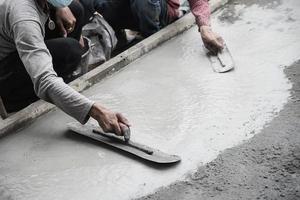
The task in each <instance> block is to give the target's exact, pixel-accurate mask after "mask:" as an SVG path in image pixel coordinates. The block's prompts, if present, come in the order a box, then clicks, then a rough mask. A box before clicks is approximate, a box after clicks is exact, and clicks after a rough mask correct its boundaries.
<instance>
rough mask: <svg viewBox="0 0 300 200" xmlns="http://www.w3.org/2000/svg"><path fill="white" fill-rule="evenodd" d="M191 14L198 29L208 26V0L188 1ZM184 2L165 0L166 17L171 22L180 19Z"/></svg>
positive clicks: (182, 0) (181, 0) (180, 0)
mask: <svg viewBox="0 0 300 200" xmlns="http://www.w3.org/2000/svg"><path fill="white" fill-rule="evenodd" d="M188 2H189V4H190V8H191V11H192V13H193V14H194V16H195V18H196V23H197V25H198V26H199V27H200V26H202V25H210V19H209V18H210V9H209V4H208V0H188ZM183 3H184V0H167V4H168V16H169V17H170V19H171V20H172V21H173V20H175V19H177V18H179V17H181V13H182V12H181V6H183Z"/></svg>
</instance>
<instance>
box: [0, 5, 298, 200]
mask: <svg viewBox="0 0 300 200" xmlns="http://www.w3.org/2000/svg"><path fill="white" fill-rule="evenodd" d="M299 8H300V5H299V3H298V2H297V1H296V0H295V1H285V2H284V3H282V5H280V6H278V7H276V8H275V9H274V10H271V9H269V10H268V9H263V8H261V7H259V6H257V5H252V6H250V7H248V8H247V9H245V10H244V11H243V14H242V15H241V20H238V21H236V22H235V23H233V24H232V25H228V24H226V23H224V22H220V21H218V20H217V19H218V16H220V15H221V14H222V12H219V13H218V14H217V15H216V16H214V17H213V24H214V27H215V28H216V30H218V32H220V33H221V34H222V35H223V36H224V38H225V39H226V41H227V44H228V46H229V48H230V49H231V52H232V55H233V56H234V58H235V60H236V65H237V68H236V70H235V71H233V72H230V73H227V74H217V73H214V72H213V71H212V69H211V67H210V64H209V61H208V59H207V58H206V57H205V53H204V51H203V49H202V47H201V38H200V36H199V33H198V32H197V29H196V28H193V29H191V30H190V31H188V32H186V33H184V34H183V35H181V36H179V37H177V38H176V39H174V40H171V41H170V42H168V43H167V44H165V45H163V46H161V47H159V48H157V49H156V50H154V51H153V52H151V53H149V54H148V55H146V56H144V57H143V58H141V59H140V60H138V61H136V62H135V63H132V64H131V65H129V66H128V67H127V68H126V69H124V70H123V71H122V72H120V73H118V74H115V75H113V76H112V77H110V78H108V79H107V80H104V81H103V82H101V83H100V84H97V85H96V86H94V87H93V88H91V89H90V90H89V91H87V92H86V94H87V95H89V96H92V97H93V98H96V99H99V100H100V101H102V102H103V103H105V104H106V105H107V106H108V107H110V108H113V109H115V110H119V111H122V112H124V113H126V114H127V116H128V118H129V119H130V121H131V123H132V124H133V128H132V139H133V140H135V141H138V142H140V143H145V144H147V145H149V146H153V147H156V148H159V149H161V150H163V151H166V152H169V153H174V154H179V155H180V156H181V157H182V159H183V160H182V163H181V164H180V165H177V166H176V167H174V168H170V169H164V170H163V169H154V168H151V167H149V166H147V165H144V164H141V163H140V162H138V161H136V160H132V159H131V158H127V157H125V156H124V155H120V154H117V153H115V152H113V151H111V150H109V149H105V148H102V147H101V146H98V145H96V143H92V142H91V141H90V140H87V139H85V138H82V137H76V136H73V135H72V134H66V133H65V132H64V131H65V130H66V127H65V124H66V122H68V121H70V118H68V117H66V116H65V115H63V114H62V113H61V112H53V113H50V114H48V115H47V116H45V117H43V118H41V120H40V121H39V122H37V123H35V124H33V125H32V126H31V127H30V128H28V129H27V130H24V131H21V132H20V133H18V134H15V135H11V136H9V137H6V138H3V139H2V140H1V141H0V143H1V145H0V151H1V155H0V160H1V162H0V169H1V170H0V190H1V191H3V192H2V193H1V194H0V195H1V196H2V197H3V198H2V197H1V199H7V198H5V195H6V197H11V198H15V199H30V200H32V199H66V198H68V199H105V200H109V199H129V198H132V197H137V196H139V195H144V194H146V193H149V192H152V191H153V190H155V189H156V188H158V187H160V186H163V185H167V184H169V183H171V182H173V181H175V180H178V179H182V178H184V175H185V174H186V173H188V172H190V171H191V170H194V169H196V167H197V166H198V165H201V164H204V163H207V162H209V161H211V160H212V159H214V158H215V157H216V156H217V155H218V154H219V152H220V151H222V150H224V149H226V148H228V147H232V146H234V145H236V144H239V143H241V142H242V141H243V140H245V139H247V138H250V137H252V135H253V134H255V133H258V132H259V131H260V130H261V129H262V127H263V126H264V125H265V124H266V123H267V122H269V121H270V120H271V119H272V118H273V117H274V115H275V114H276V113H277V112H278V111H279V110H280V109H281V108H282V107H283V105H284V104H285V102H286V100H287V98H288V97H289V92H288V89H290V87H291V85H290V83H289V82H288V80H287V79H286V78H285V76H284V74H283V67H280V66H284V65H288V64H290V63H292V62H293V61H294V60H296V59H297V58H299V57H300V55H299V52H300V51H299V48H300V44H299V43H297V42H296V41H299V36H298V33H299V32H300V25H299V19H300V16H299V14H298V13H297V10H299ZM286 9H291V10H292V11H291V12H292V13H293V14H292V16H293V18H294V19H295V21H291V22H290V23H286V22H285V21H284V19H285V18H284V12H285V10H286ZM223 12H224V11H223ZM261 16H264V19H263V20H262V18H261ZM249 21H251V23H247V22H249ZM266 27H268V28H266ZM278 28H282V29H283V30H282V31H278ZM282 49H284V52H283V51H282ZM4 191H5V194H4Z"/></svg>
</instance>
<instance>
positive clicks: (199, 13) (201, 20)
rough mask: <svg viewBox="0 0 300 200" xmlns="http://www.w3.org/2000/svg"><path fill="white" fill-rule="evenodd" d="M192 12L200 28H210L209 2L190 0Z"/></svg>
mask: <svg viewBox="0 0 300 200" xmlns="http://www.w3.org/2000/svg"><path fill="white" fill-rule="evenodd" d="M189 3H190V7H191V11H192V13H193V14H194V16H195V19H196V23H197V25H198V27H199V28H200V27H201V26H203V25H205V26H210V7H209V3H208V0H189Z"/></svg>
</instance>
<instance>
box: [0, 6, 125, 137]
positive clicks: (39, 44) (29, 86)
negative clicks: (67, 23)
mask: <svg viewBox="0 0 300 200" xmlns="http://www.w3.org/2000/svg"><path fill="white" fill-rule="evenodd" d="M47 1H48V2H47ZM48 3H50V4H51V6H53V7H56V8H57V9H62V8H64V7H67V6H69V5H70V4H71V3H72V0H22V1H20V0H9V1H8V0H0V19H1V20H0V96H1V98H2V100H3V103H4V105H5V107H6V108H7V110H8V111H9V112H14V111H16V110H19V109H21V108H23V107H25V106H26V105H28V103H31V102H33V101H34V100H35V98H37V97H36V96H38V97H39V98H41V99H43V100H45V101H47V102H50V103H53V104H55V105H56V106H57V107H59V108H60V109H62V110H63V111H64V112H65V113H67V114H69V115H70V116H72V117H74V118H75V119H77V120H78V121H79V122H81V123H86V122H87V120H88V119H89V117H92V118H94V119H95V120H97V121H98V123H99V125H100V126H101V127H102V128H103V130H104V131H106V132H114V133H116V134H117V135H123V133H122V129H121V128H122V126H129V124H128V121H127V119H126V118H125V117H123V116H122V114H120V113H115V112H112V111H110V110H108V109H106V108H105V107H103V106H101V105H100V104H99V103H98V102H93V101H91V100H89V99H88V98H86V97H84V96H83V95H81V94H79V93H78V92H76V91H75V90H74V89H72V88H71V87H69V86H68V85H67V84H66V83H65V82H64V81H63V79H64V78H65V77H66V76H67V75H68V72H69V71H70V70H71V69H74V68H75V67H76V65H78V63H79V62H80V59H81V55H82V54H83V53H84V52H83V49H84V48H83V47H82V45H80V43H79V41H78V40H76V39H74V38H72V37H66V38H63V37H62V38H53V39H49V40H47V39H46V40H44V36H45V25H46V26H47V24H48V23H46V22H47V19H48V16H49V7H48ZM48 25H49V24H48ZM81 49H82V50H81Z"/></svg>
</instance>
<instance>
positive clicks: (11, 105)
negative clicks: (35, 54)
mask: <svg viewBox="0 0 300 200" xmlns="http://www.w3.org/2000/svg"><path fill="white" fill-rule="evenodd" d="M70 9H71V11H72V12H73V14H74V16H75V17H76V22H77V23H76V27H75V29H74V31H73V32H72V34H70V35H68V37H67V38H62V37H60V32H59V31H58V30H57V29H55V30H54V31H50V30H49V29H48V28H46V37H45V44H46V46H47V48H48V50H49V52H50V54H51V56H52V59H53V68H54V70H55V71H56V73H57V74H58V76H60V77H62V78H63V79H64V80H65V81H66V79H67V77H68V76H69V75H70V74H71V73H72V72H73V71H74V70H75V69H76V67H77V66H78V64H79V62H80V60H81V55H82V54H83V53H84V50H83V49H82V48H81V47H80V45H79V42H78V40H79V38H80V35H81V30H82V26H83V25H84V23H83V22H84V10H83V7H82V5H81V4H80V3H78V2H77V1H74V2H73V3H72V4H71V5H70ZM46 27H47V24H46ZM56 27H57V26H56ZM0 96H1V98H2V100H3V103H4V105H5V108H6V110H7V111H8V112H15V111H18V110H20V109H22V108H24V107H26V106H28V105H29V104H31V103H32V102H34V101H36V100H37V99H38V97H37V96H36V95H35V92H34V89H33V84H32V82H31V79H30V77H29V75H28V73H27V72H26V70H25V67H24V65H23V63H22V61H21V59H20V57H19V55H18V53H17V52H14V53H11V54H10V55H9V56H7V57H6V58H5V59H3V60H1V61H0Z"/></svg>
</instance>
